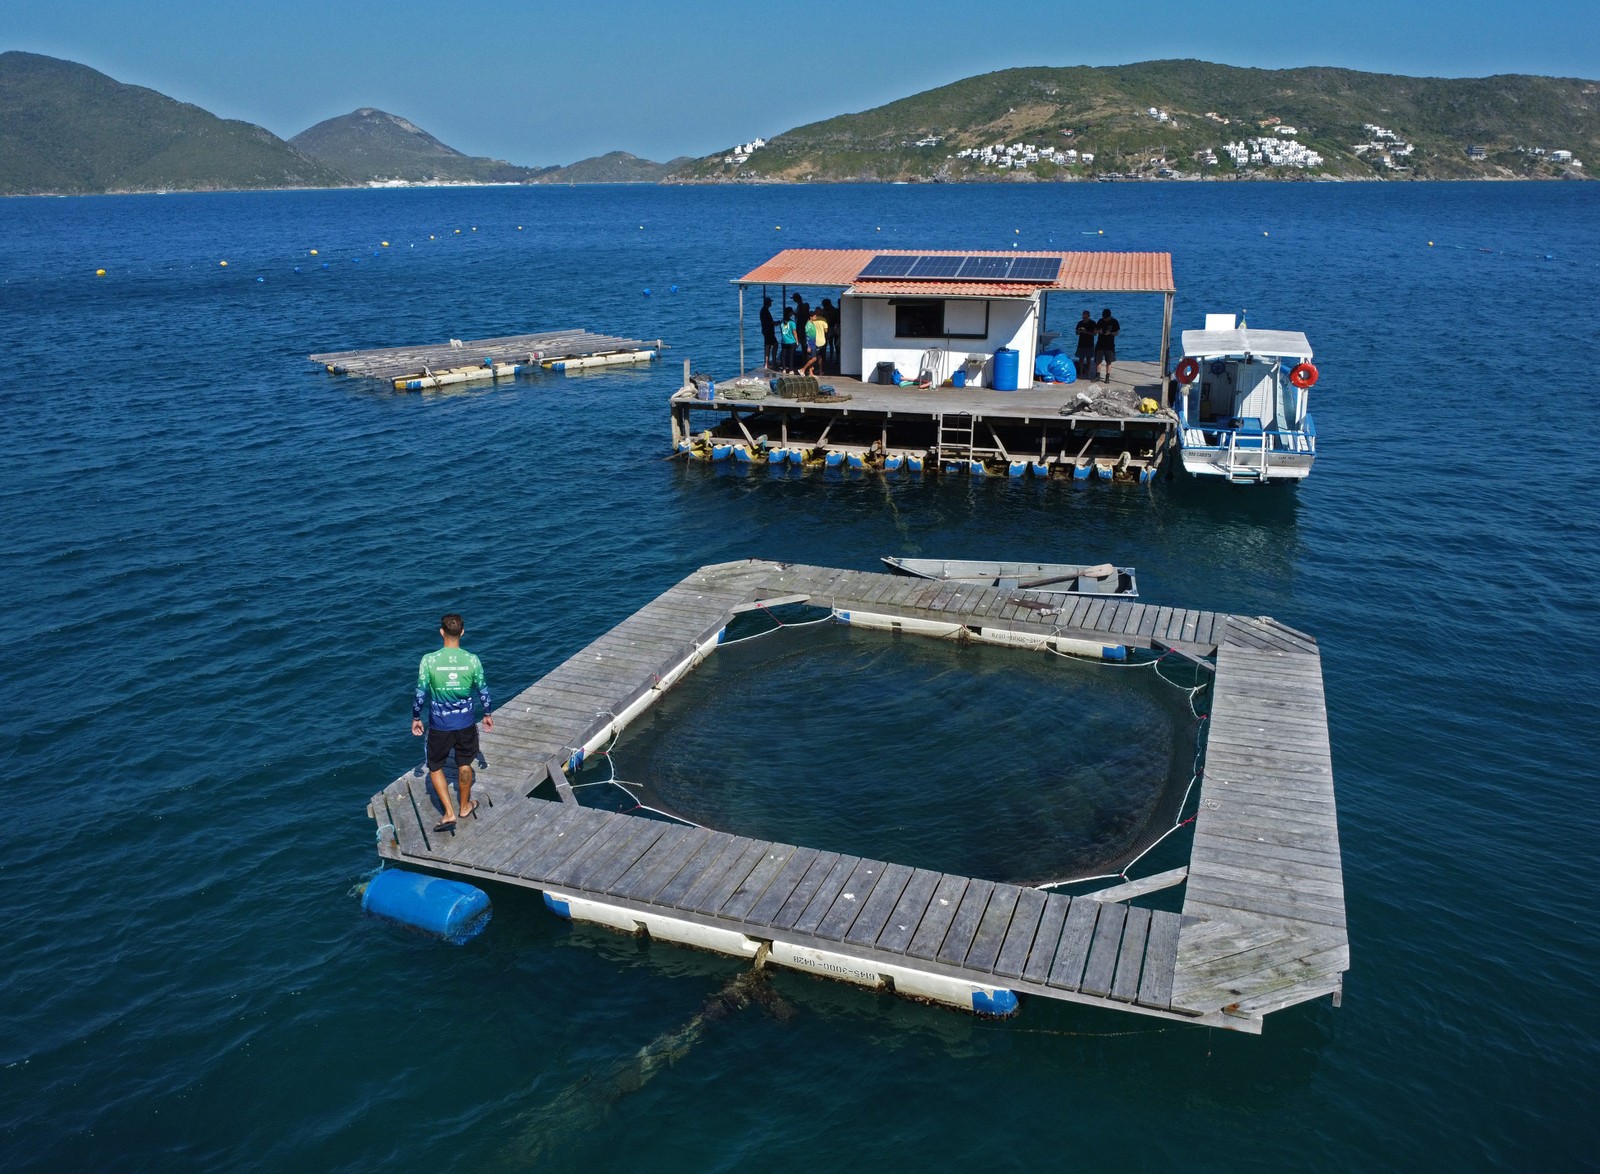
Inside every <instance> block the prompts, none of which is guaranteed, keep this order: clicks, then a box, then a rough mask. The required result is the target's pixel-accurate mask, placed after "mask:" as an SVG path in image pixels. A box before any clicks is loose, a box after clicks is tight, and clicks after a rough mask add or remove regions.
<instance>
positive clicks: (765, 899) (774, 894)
mask: <svg viewBox="0 0 1600 1174" xmlns="http://www.w3.org/2000/svg"><path fill="white" fill-rule="evenodd" d="M817 855H818V853H817V850H816V849H815V848H796V849H795V850H794V851H793V852H791V853H789V858H788V859H787V860H785V861H784V862H783V868H782V869H780V870H779V872H778V875H777V876H776V877H775V878H773V881H772V883H771V884H770V885H768V886H767V891H766V892H764V893H762V894H761V898H760V900H758V901H757V902H756V903H755V905H753V906H752V907H751V909H750V912H749V913H747V914H746V915H745V920H746V921H748V922H750V923H751V924H752V925H771V924H772V919H773V918H775V917H776V916H778V911H779V910H780V909H782V908H783V906H784V902H786V901H787V900H788V899H789V897H790V896H791V895H792V894H793V893H794V891H795V889H796V887H797V886H798V885H799V884H800V882H801V880H802V879H803V878H804V877H805V875H806V873H807V871H809V870H810V868H811V865H812V863H813V862H814V861H815V860H816V858H817Z"/></svg>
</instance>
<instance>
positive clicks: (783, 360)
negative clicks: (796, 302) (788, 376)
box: [778, 306, 799, 372]
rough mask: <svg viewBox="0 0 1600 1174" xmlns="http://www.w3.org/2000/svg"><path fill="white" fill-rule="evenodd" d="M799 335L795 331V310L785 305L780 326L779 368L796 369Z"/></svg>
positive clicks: (783, 369) (784, 369)
mask: <svg viewBox="0 0 1600 1174" xmlns="http://www.w3.org/2000/svg"><path fill="white" fill-rule="evenodd" d="M798 337H799V336H798V335H796V334H795V332H794V311H793V310H791V309H789V307H787V306H785V307H784V308H783V321H782V323H780V324H779V326H778V370H780V371H786V372H788V371H793V370H794V348H795V343H796V342H797V341H798Z"/></svg>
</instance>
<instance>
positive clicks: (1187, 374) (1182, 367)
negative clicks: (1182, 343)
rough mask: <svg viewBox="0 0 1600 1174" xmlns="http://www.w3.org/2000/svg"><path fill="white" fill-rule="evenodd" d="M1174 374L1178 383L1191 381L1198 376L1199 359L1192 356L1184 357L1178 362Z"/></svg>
mask: <svg viewBox="0 0 1600 1174" xmlns="http://www.w3.org/2000/svg"><path fill="white" fill-rule="evenodd" d="M1174 374H1176V375H1177V377H1178V382H1179V383H1193V382H1194V381H1195V380H1196V379H1198V378H1199V377H1200V360H1198V359H1195V358H1192V357H1191V358H1187V359H1185V360H1184V361H1183V362H1181V363H1179V364H1178V369H1177V371H1176V372H1174Z"/></svg>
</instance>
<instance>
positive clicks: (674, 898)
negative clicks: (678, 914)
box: [653, 832, 742, 908]
mask: <svg viewBox="0 0 1600 1174" xmlns="http://www.w3.org/2000/svg"><path fill="white" fill-rule="evenodd" d="M741 847H742V845H741V844H740V843H739V837H737V836H730V835H729V834H728V833H727V832H712V833H711V835H710V836H709V837H707V839H706V842H705V843H703V844H701V845H700V847H699V848H697V849H696V850H695V854H694V855H693V856H691V857H689V859H688V861H687V862H686V863H685V864H684V866H683V867H682V868H680V869H679V870H678V872H677V875H675V876H674V877H673V878H672V879H671V880H669V881H668V882H667V883H666V884H664V885H662V886H661V890H660V891H659V892H658V893H656V895H655V897H654V898H653V903H654V904H657V905H671V906H673V907H675V908H682V907H683V905H682V902H683V898H684V894H686V893H687V892H688V891H689V890H690V889H692V888H693V887H694V886H695V885H696V884H697V883H698V882H699V880H700V878H701V877H703V876H704V875H705V874H706V871H707V870H708V869H711V868H713V867H715V866H716V863H717V861H719V860H721V859H722V857H723V856H724V855H725V854H726V853H728V852H738V851H739V850H740V849H741Z"/></svg>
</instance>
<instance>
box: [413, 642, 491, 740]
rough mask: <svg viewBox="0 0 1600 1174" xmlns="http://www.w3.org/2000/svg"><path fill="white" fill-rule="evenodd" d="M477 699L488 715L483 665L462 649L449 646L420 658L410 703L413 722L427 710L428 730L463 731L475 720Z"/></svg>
mask: <svg viewBox="0 0 1600 1174" xmlns="http://www.w3.org/2000/svg"><path fill="white" fill-rule="evenodd" d="M474 699H476V700H477V701H478V702H479V703H480V704H481V705H482V707H483V712H484V713H488V712H489V684H488V682H487V681H485V680H484V678H483V664H482V663H481V662H480V661H479V660H478V658H477V657H476V656H474V655H473V654H472V653H470V652H468V651H467V650H466V649H465V648H450V647H448V646H446V647H444V648H440V649H436V650H435V651H433V652H430V653H428V655H427V656H424V657H423V658H422V663H421V664H420V665H418V666H417V695H416V697H415V698H414V699H413V700H412V702H411V718H412V720H413V721H415V720H417V719H419V718H421V717H422V710H423V707H424V706H426V707H427V710H428V728H429V729H434V730H464V729H466V728H467V727H468V726H470V725H472V724H473V723H474V722H476V721H477V720H478V714H477V711H476V709H475V708H474V706H473V701H474Z"/></svg>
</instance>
